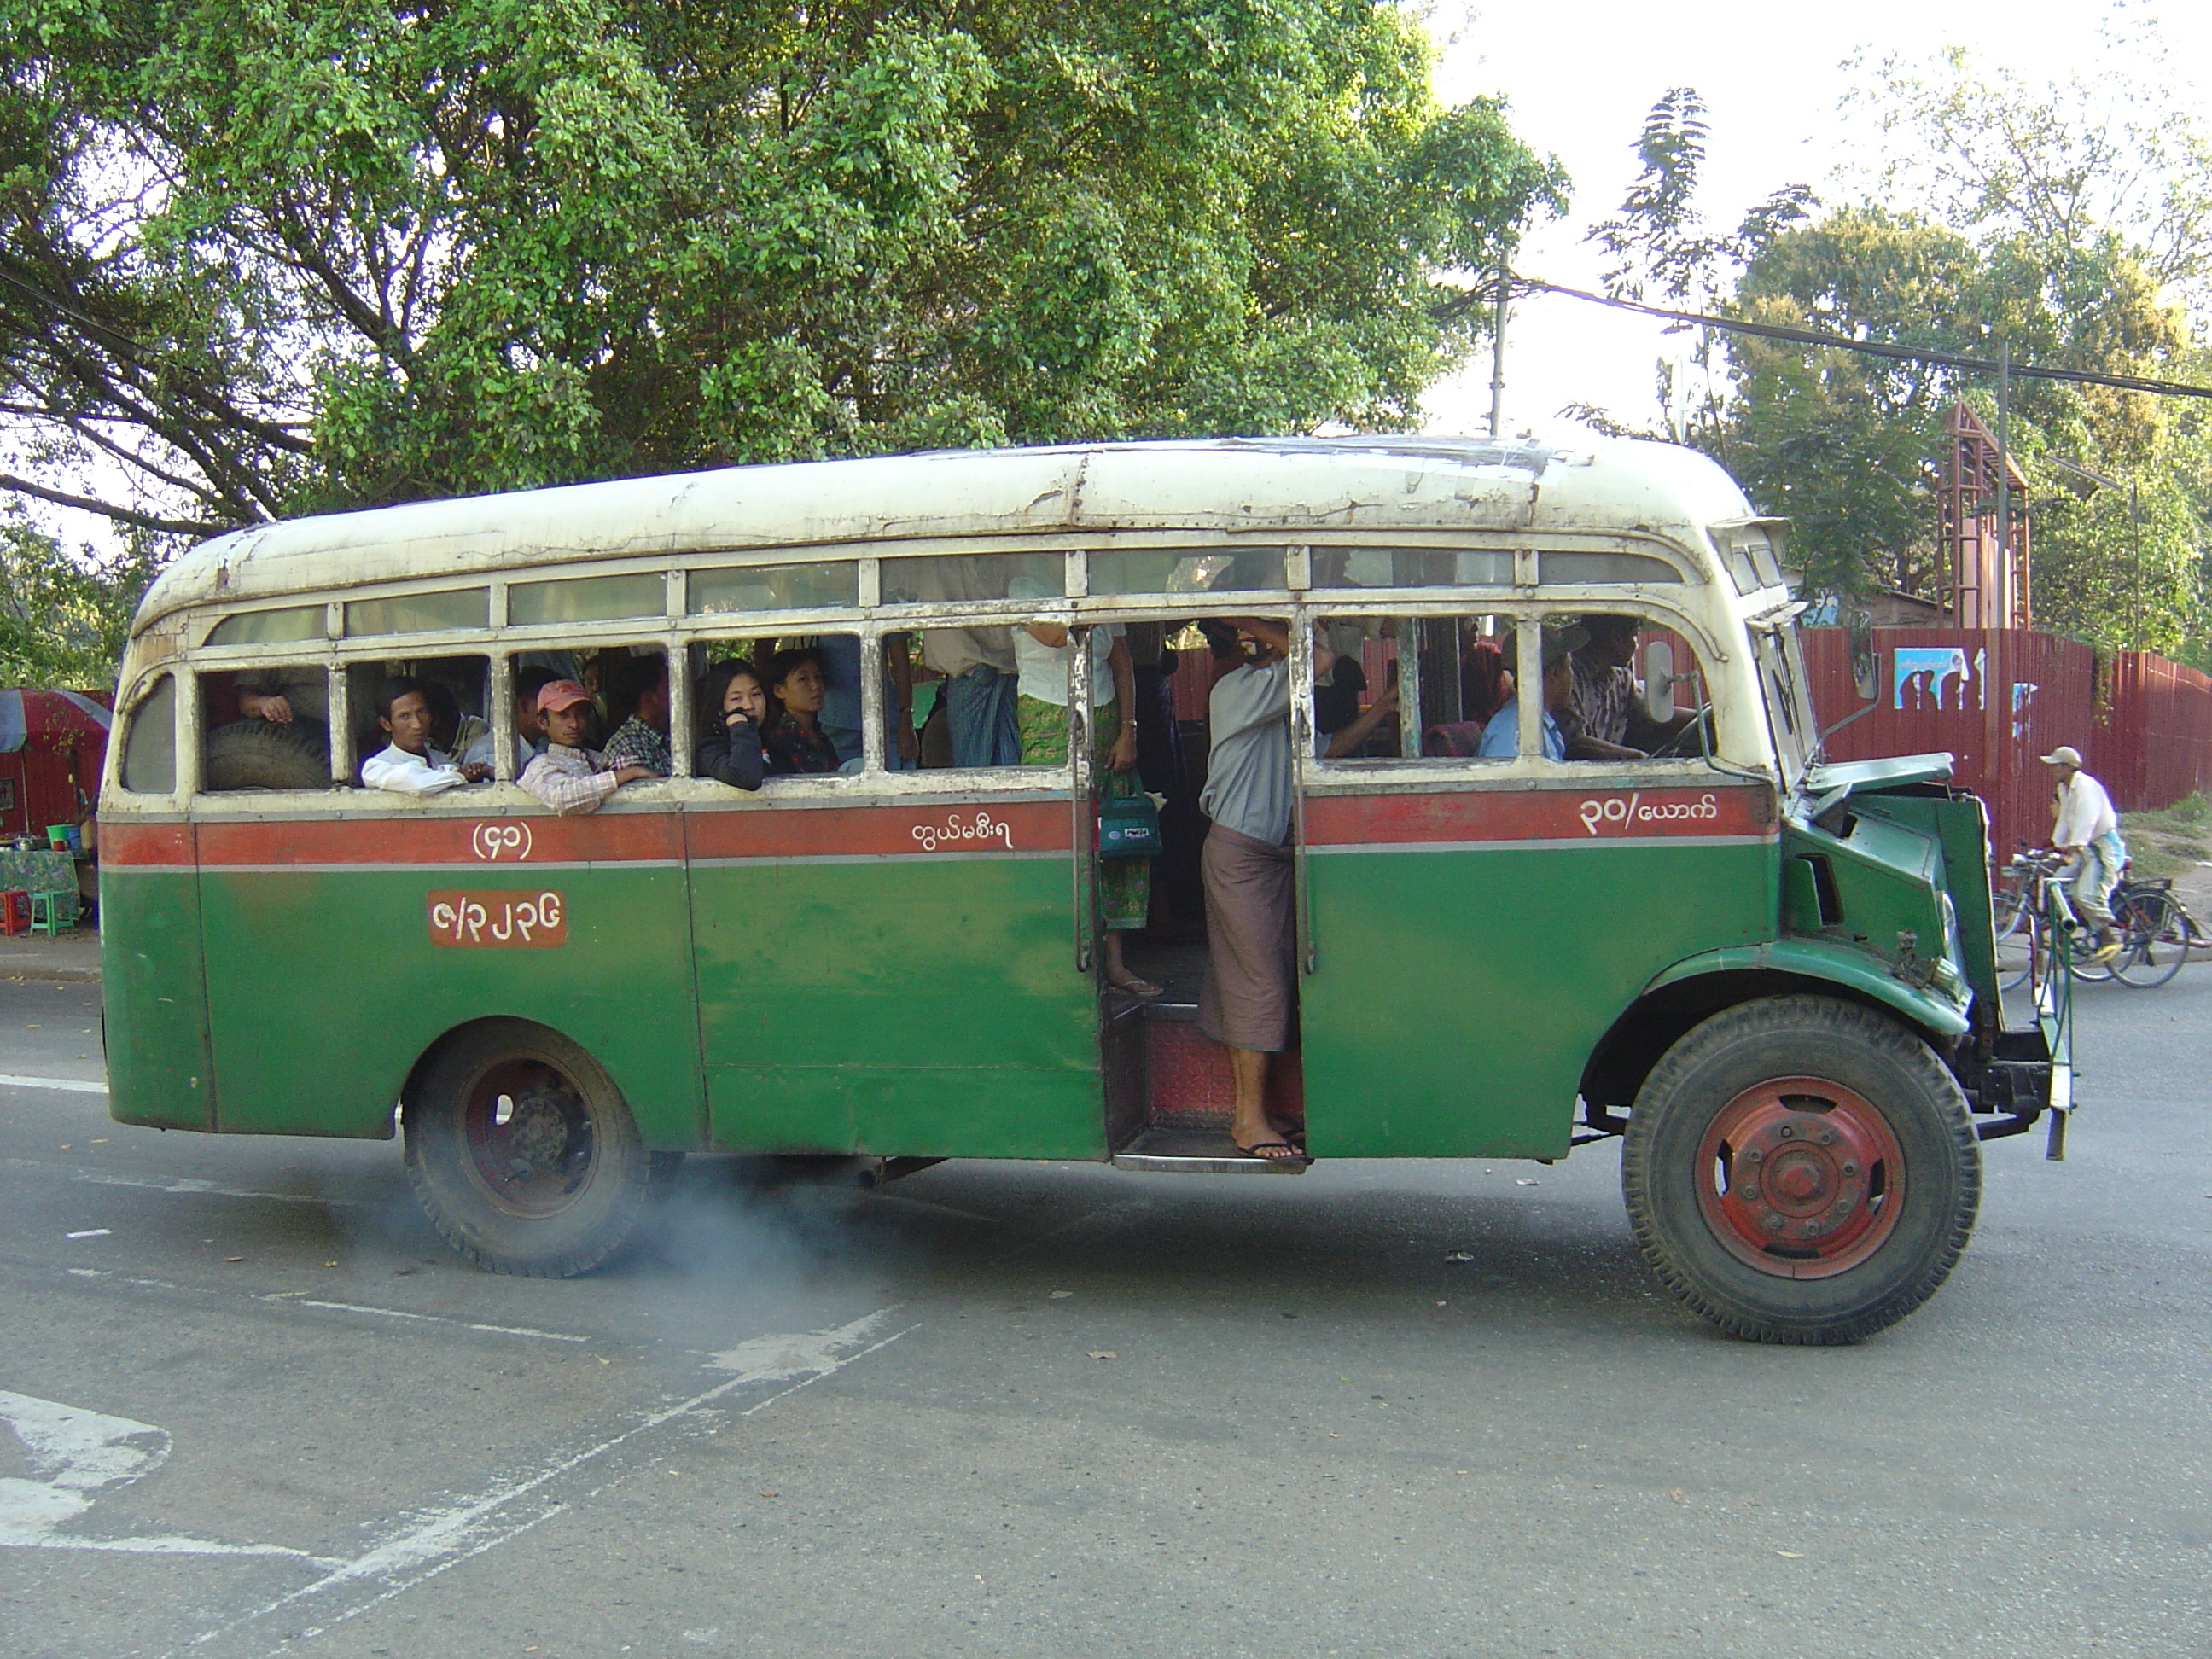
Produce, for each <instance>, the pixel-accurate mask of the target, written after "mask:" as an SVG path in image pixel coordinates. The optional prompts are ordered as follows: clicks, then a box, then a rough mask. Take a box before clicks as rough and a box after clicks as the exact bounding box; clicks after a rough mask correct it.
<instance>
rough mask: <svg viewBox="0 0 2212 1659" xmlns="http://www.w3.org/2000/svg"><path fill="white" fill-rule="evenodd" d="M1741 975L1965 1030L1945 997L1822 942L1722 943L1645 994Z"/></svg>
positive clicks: (1940, 1032) (1939, 1030)
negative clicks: (1780, 979)
mask: <svg viewBox="0 0 2212 1659" xmlns="http://www.w3.org/2000/svg"><path fill="white" fill-rule="evenodd" d="M1741 973H1753V974H1790V975H1795V976H1796V977H1798V978H1800V979H1811V980H1825V981H1827V982H1828V983H1830V984H1832V985H1838V986H1843V987H1847V988H1848V989H1850V990H1852V991H1856V992H1857V993H1858V994H1860V995H1862V996H1866V997H1871V998H1872V999H1874V1000H1875V1001H1876V1002H1880V1003H1882V1004H1885V1005H1886V1006H1888V1007H1890V1008H1892V1009H1893V1010H1895V1011H1896V1012H1898V1013H1899V1014H1902V1015H1903V1016H1904V1017H1905V1018H1906V1019H1908V1020H1910V1021H1911V1022H1912V1024H1915V1025H1917V1026H1918V1027H1920V1028H1921V1029H1922V1030H1924V1031H1928V1032H1930V1033H1932V1034H1934V1035H1935V1036H1942V1037H1955V1036H1965V1035H1966V1030H1967V1024H1966V1014H1965V1012H1963V1011H1962V1010H1960V1008H1959V1007H1957V1006H1955V1005H1954V1004H1953V1003H1952V1002H1950V1001H1949V1000H1947V999H1946V998H1944V997H1942V996H1941V995H1939V994H1936V992H1933V991H1930V990H1928V989H1925V988H1923V987H1920V986H1917V985H1910V984H1907V983H1906V982H1905V981H1903V980H1901V979H1899V978H1898V977H1897V976H1896V975H1893V974H1892V973H1890V972H1889V971H1888V969H1887V968H1885V967H1884V966H1883V965H1882V964H1881V963H1879V962H1878V961H1876V960H1875V958H1873V957H1869V956H1867V955H1865V954H1864V953H1863V952H1862V951H1854V950H1851V949H1850V948H1849V947H1848V946H1845V945H1835V944H1832V943H1830V942H1828V941H1827V940H1825V939H1771V940H1769V941H1767V942H1766V943H1765V944H1764V945H1724V946H1723V947H1722V948H1721V949H1719V950H1717V951H1700V952H1699V954H1698V955H1696V956H1694V957H1683V959H1682V960H1681V961H1680V962H1678V963H1674V966H1672V967H1671V968H1668V969H1664V970H1663V971H1662V972H1661V973H1660V974H1658V975H1656V977H1655V978H1653V980H1652V981H1651V982H1650V984H1648V985H1646V986H1645V987H1644V995H1645V996H1650V994H1652V993H1653V992H1655V991H1659V990H1663V989H1664V988H1666V987H1668V986H1669V985H1678V984H1680V983H1681V982H1682V981H1685V980H1690V979H1696V978H1699V977H1700V976H1702V975H1706V974H1741Z"/></svg>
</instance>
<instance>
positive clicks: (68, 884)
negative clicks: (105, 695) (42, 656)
mask: <svg viewBox="0 0 2212 1659" xmlns="http://www.w3.org/2000/svg"><path fill="white" fill-rule="evenodd" d="M108 720H109V716H108V711H107V710H106V708H103V707H102V706H101V705H100V702H96V701H95V700H94V699H93V698H92V697H89V696H85V695H83V694H82V693H81V692H76V691H50V690H30V689H18V690H0V895H7V897H6V898H5V899H0V927H4V928H5V929H6V930H7V931H8V932H10V933H18V932H22V931H26V930H27V929H29V928H31V927H34V926H35V927H38V928H39V930H40V931H41V932H46V931H50V930H52V929H56V928H59V927H68V926H71V925H74V924H75V923H76V921H77V920H78V919H79V917H80V916H81V915H82V914H83V913H84V912H85V911H86V910H87V909H88V908H89V906H90V903H91V902H92V900H93V898H94V895H95V894H96V892H97V890H98V888H97V882H96V860H97V858H98V836H97V833H96V829H95V827H94V819H93V813H92V801H93V799H94V796H95V795H96V794H97V793H98V792H99V788H100V765H101V763H102V761H103V759H104V758H105V757H106V752H107V731H108Z"/></svg>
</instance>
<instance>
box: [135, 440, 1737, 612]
mask: <svg viewBox="0 0 2212 1659" xmlns="http://www.w3.org/2000/svg"><path fill="white" fill-rule="evenodd" d="M1751 515H1752V509H1751V507H1750V504H1749V503H1748V502H1747V501H1746V500H1745V499H1744V496H1743V495H1742V492H1741V490H1739V489H1737V488H1736V486H1735V483H1734V482H1732V481H1731V480H1730V479H1729V477H1728V475H1727V474H1726V473H1724V472H1723V471H1721V469H1720V468H1719V467H1717V466H1716V465H1714V464H1713V463H1712V462H1711V460H1709V459H1706V458H1705V456H1703V455H1700V454H1698V453H1696V452H1694V451H1692V450H1688V449H1684V448H1678V447H1674V446H1673V445H1669V444H1658V443H1649V442H1641V441H1628V440H1601V441H1595V442H1594V443H1593V444H1592V445H1590V446H1589V447H1585V448H1581V449H1562V448H1556V447H1550V446H1545V445H1538V444H1535V443H1533V442H1529V441H1506V442H1493V441H1486V440H1482V439H1474V438H1455V437H1428V436H1412V435H1409V436H1396V435H1383V436H1375V437H1348V438H1255V439H1212V440H1204V441H1190V442H1177V443H1132V444H1094V445H1070V446H1065V447H1056V448H1042V449H1001V450H974V451H941V452H938V453H929V454H920V455H886V456H877V457H872V458H866V459H855V460H836V461H812V462H800V463H795V464H791V465H775V466H733V467H724V468H720V469H718V470H716V471H708V472H690V473H678V474H673V475H670V476H666V477H645V478H622V479H615V480H611V481H609V482H606V483H586V484H570V485H566V486H562V487H560V488H556V489H532V490H521V491H516V492H513V493H511V494H507V495H477V496H469V497H464V498H459V499H453V500H445V501H417V502H411V503H409V504H407V505H405V506H401V507H376V508H371V509H369V510H368V511H364V512H359V513H332V514H328V515H325V516H323V517H319V518H311V519H297V520H289V521H287V522H284V523H280V524H271V525H262V526H254V527H252V528H250V529H246V530H240V531H234V532H231V533H230V534H228V535H225V536H220V537H217V538H215V539H214V540H212V541H208V542H204V543H202V544H199V545H198V546H197V547H195V548H193V549H192V550H191V551H189V552H187V553H186V554H185V555H184V556H182V557H181V558H179V559H178V560H177V561H176V562H175V563H173V565H171V566H170V567H169V568H168V569H167V570H166V571H164V572H163V573H162V574H161V577H160V578H159V579H158V580H155V583H154V584H153V586H151V587H150V588H149V590H148V592H147V594H146V597H145V599H144V600H143V602H142V604H141V605H140V606H139V610H138V616H137V622H136V623H135V625H134V631H136V630H137V629H143V628H145V627H146V626H148V625H149V623H152V622H154V621H155V620H156V619H157V618H159V617H163V616H167V615H169V614H171V613H173V612H174V611H179V610H181V609H183V608H185V607H186V606H190V605H202V604H207V603H210V602H220V603H222V604H225V605H230V604H236V603H239V602H241V601H246V602H256V601H263V600H266V599H276V598H279V597H283V596H286V595H295V594H306V593H312V592H321V591H325V590H331V589H342V588H345V587H349V586H356V585H358V584H361V583H364V582H388V581H391V582H396V581H408V580H422V579H428V578H436V577H444V576H467V575H471V574H495V573H498V572H501V571H506V570H510V569H520V568H544V567H545V566H547V565H556V564H560V563H562V562H580V561H584V560H602V559H609V558H623V557H627V556H637V557H650V556H654V555H666V554H676V553H692V552H705V551H712V550H747V549H755V548H758V549H779V548H780V549H796V548H804V547H809V546H833V545H843V546H849V545H851V544H855V543H869V542H884V541H898V540H906V539H919V538H943V537H963V536H980V535H1007V534H1043V533H1052V532H1085V531H1097V532H1107V531H1112V530H1146V531H1168V530H1177V529H1185V530H1192V531H1204V532H1250V533H1252V534H1254V535H1255V536H1261V537H1265V536H1273V537H1275V538H1287V537H1295V536H1296V535H1297V534H1300V533H1312V532H1324V531H1336V532H1344V531H1369V532H1374V531H1385V532H1387V531H1394V530H1395V531H1409V530H1417V529H1425V530H1468V531H1478V532H1507V533H1510V532H1544V531H1547V530H1559V531H1574V532H1583V533H1589V532H1599V533H1603V532H1607V531H1608V530H1616V531H1619V532H1622V533H1636V532H1657V533H1659V534H1662V535H1668V536H1671V537H1673V538H1676V539H1679V540H1683V541H1685V542H1686V544H1687V545H1689V546H1690V547H1691V548H1692V549H1693V550H1694V549H1695V548H1696V547H1697V546H1698V545H1699V538H1697V537H1696V536H1695V535H1694V534H1693V533H1691V532H1695V531H1697V530H1699V529H1702V528H1703V527H1705V526H1709V525H1713V524H1720V523H1725V522H1729V521H1731V520H1743V519H1747V518H1749V517H1750V516H1751Z"/></svg>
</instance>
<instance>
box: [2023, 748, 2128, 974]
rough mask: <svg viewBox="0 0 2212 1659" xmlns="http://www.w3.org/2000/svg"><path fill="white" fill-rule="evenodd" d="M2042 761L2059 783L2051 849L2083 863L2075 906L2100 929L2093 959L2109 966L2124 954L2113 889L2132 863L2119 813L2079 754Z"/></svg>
mask: <svg viewBox="0 0 2212 1659" xmlns="http://www.w3.org/2000/svg"><path fill="white" fill-rule="evenodd" d="M2043 763H2044V764H2045V766H2047V767H2049V768H2050V769H2051V773H2052V775H2054V776H2055V777H2056V778H2057V780H2058V793H2057V795H2056V796H2055V797H2054V799H2053V805H2055V806H2056V807H2057V818H2056V820H2055V821H2054V822H2053V823H2052V824H2051V851H2052V852H2054V853H2063V854H2065V855H2066V856H2067V857H2069V858H2078V859H2079V860H2081V866H2080V867H2079V868H2078V869H2077V870H2075V872H2074V884H2073V894H2074V908H2075V911H2076V912H2077V913H2078V914H2079V915H2081V918H2082V919H2083V920H2084V921H2092V922H2094V923H2095V924H2096V926H2097V949H2096V951H2095V953H2094V959H2095V960H2096V961H2099V962H2109V961H2111V960H2112V958H2113V957H2116V956H2118V955H2119V953H2120V941H2119V938H2118V935H2117V934H2115V933H2113V932H2112V888H2113V885H2114V884H2116V883H2117V882H2118V880H2119V878H2120V868H2121V866H2123V865H2124V864H2126V863H2127V861H2128V847H2127V843H2126V842H2124V841H2122V840H2121V839H2120V815H2119V814H2118V813H2117V812H2115V811H2113V810H2112V797H2111V796H2110V795H2108V794H2106V793H2105V786H2104V785H2103V784H2101V783H2100V782H2098V781H2096V779H2094V778H2093V777H2091V776H2090V775H2088V774H2087V772H2084V771H2083V770H2082V769H2081V751H2080V750H2077V749H2075V748H2074V747H2073V746H2072V745H2071V744H2061V745H2060V746H2059V747H2058V748H2057V749H2054V750H2051V752H2050V753H2049V754H2047V755H2045V756H2044V757H2043Z"/></svg>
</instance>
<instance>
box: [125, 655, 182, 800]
mask: <svg viewBox="0 0 2212 1659" xmlns="http://www.w3.org/2000/svg"><path fill="white" fill-rule="evenodd" d="M123 787H125V789H128V790H129V791H131V793H133V794H135V795H169V794H174V793H176V788H177V682H176V680H175V678H173V676H171V675H167V674H164V675H162V676H161V678H159V679H157V680H155V682H154V689H153V690H151V691H149V692H148V693H147V694H146V696H144V697H143V698H142V699H141V700H140V702H139V704H138V706H137V708H134V709H132V710H131V724H130V726H129V727H128V729H127V730H125V732H124V735H123Z"/></svg>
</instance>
